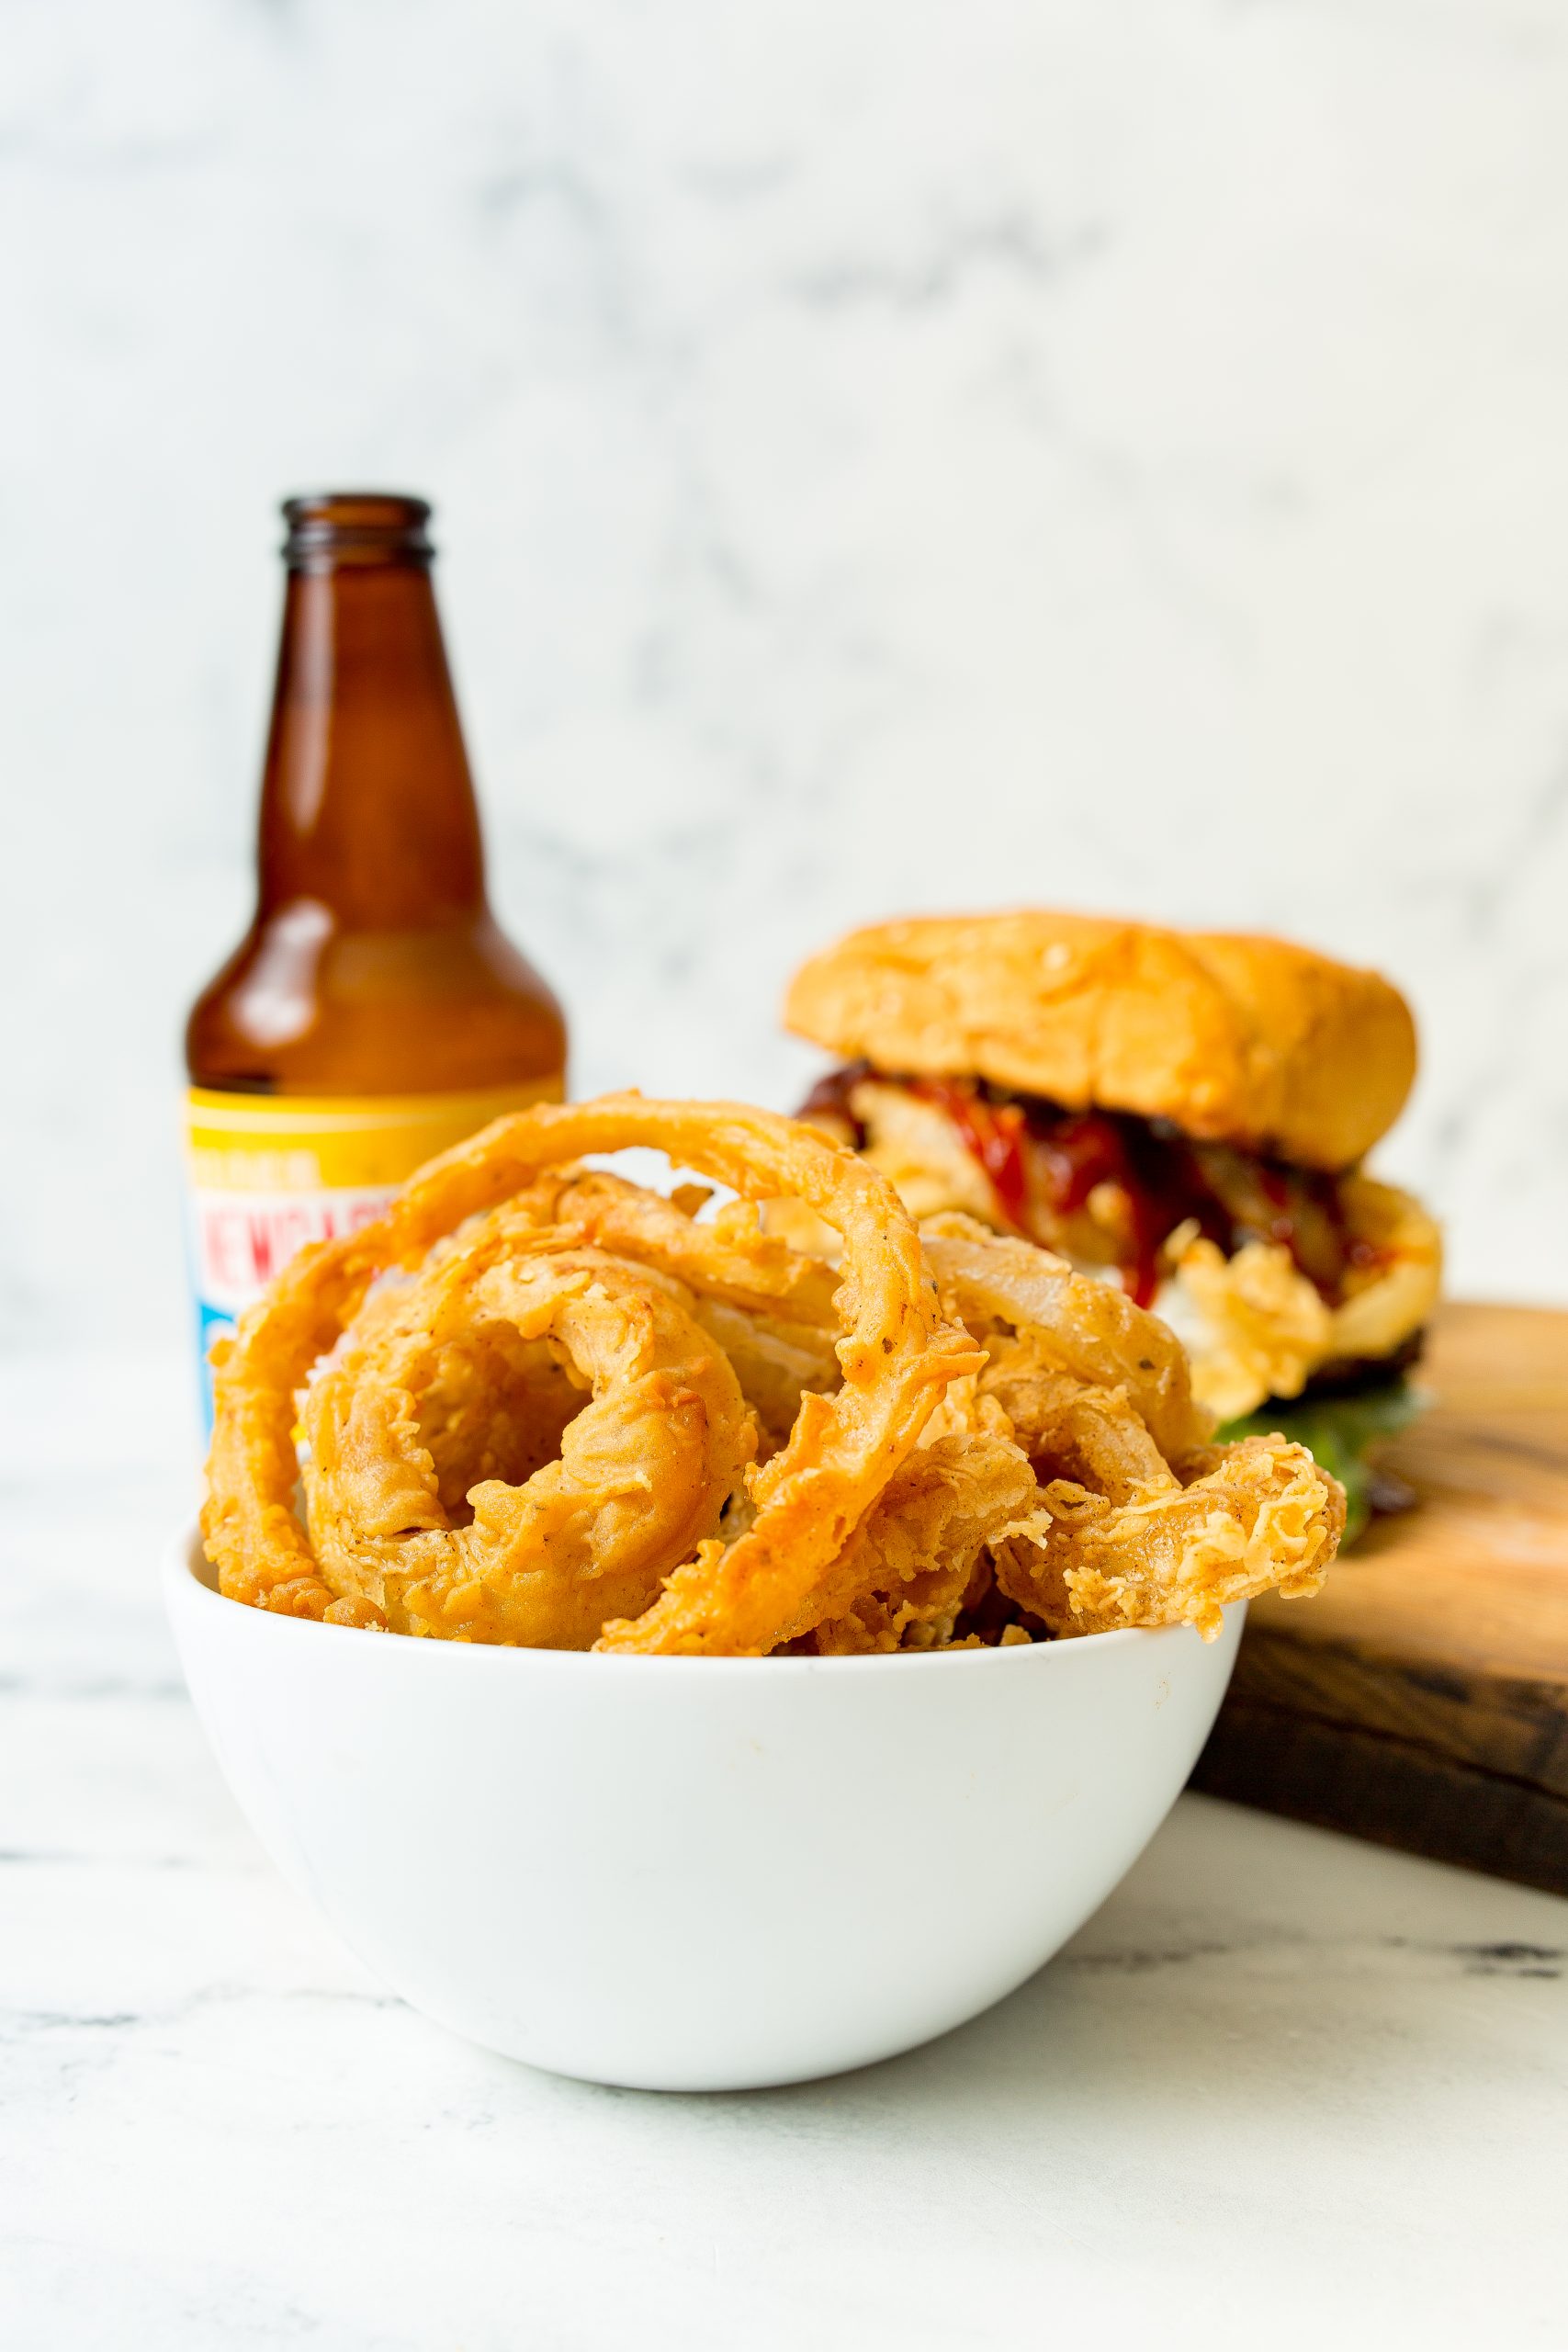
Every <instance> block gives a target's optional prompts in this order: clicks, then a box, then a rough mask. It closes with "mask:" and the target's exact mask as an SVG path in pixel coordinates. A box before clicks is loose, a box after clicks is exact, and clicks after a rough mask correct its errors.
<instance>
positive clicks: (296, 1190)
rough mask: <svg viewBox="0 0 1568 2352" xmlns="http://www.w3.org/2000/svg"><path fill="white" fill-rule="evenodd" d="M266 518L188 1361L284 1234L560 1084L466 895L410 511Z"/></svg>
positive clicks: (192, 1162) (437, 665) (525, 992)
mask: <svg viewBox="0 0 1568 2352" xmlns="http://www.w3.org/2000/svg"><path fill="white" fill-rule="evenodd" d="M284 513H285V515H287V517H288V542H287V544H286V547H285V549H284V554H285V559H286V561H287V563H288V592H287V597H286V601H285V605H284V614H283V643H282V647H281V650H280V651H279V654H278V662H277V685H276V693H275V695H274V698H273V706H272V727H271V731H270V734H269V737H268V741H267V752H266V769H265V776H264V779H263V784H262V805H261V831H260V841H259V844H258V888H257V893H256V910H255V914H254V918H253V920H252V922H251V927H250V929H249V931H248V932H247V933H245V936H244V938H243V940H242V941H241V943H240V944H239V946H238V947H237V948H236V950H235V951H234V953H233V955H232V956H231V957H230V958H229V960H228V962H227V963H226V964H225V965H224V967H223V968H222V970H221V971H220V973H219V974H218V976H217V978H215V979H214V980H212V981H211V982H210V983H209V985H208V987H207V988H205V989H203V990H202V992H201V995H200V996H199V997H198V998H197V1002H196V1006H195V1009H194V1011H193V1012H192V1013H191V1016H190V1021H189V1024H188V1026H187V1028H186V1064H187V1067H188V1069H189V1073H190V1079H191V1087H190V1093H189V1097H188V1101H187V1106H186V1154H187V1165H188V1173H189V1198H188V1207H189V1227H190V1230H189V1242H190V1260H191V1269H192V1275H193V1279H194V1283H195V1288H196V1295H197V1328H198V1333H199V1349H200V1353H201V1356H202V1360H203V1363H204V1365H205V1362H206V1358H207V1351H208V1348H209V1345H210V1343H211V1341H212V1340H214V1339H215V1338H216V1337H218V1336H220V1334H221V1333H222V1332H223V1331H225V1330H228V1329H231V1328H232V1326H233V1323H234V1321H235V1318H236V1317H238V1316H239V1315H240V1314H241V1313H242V1312H243V1309H244V1308H245V1307H246V1306H248V1305H249V1304H250V1303H251V1301H252V1300H253V1299H254V1298H256V1297H257V1296H259V1295H260V1294H261V1292H262V1291H263V1290H264V1289H265V1287H266V1285H267V1283H268V1282H269V1281H270V1280H271V1279H272V1277H273V1275H274V1274H276V1272H277V1271H278V1269H279V1267H280V1266H282V1265H284V1264H285V1263H286V1262H287V1261H288V1259H289V1258H290V1257H291V1256H292V1255H293V1252H294V1251H295V1250H297V1249H299V1247H300V1246H301V1244H302V1243H304V1242H307V1241H313V1240H321V1239H326V1238H332V1237H333V1236H334V1235H336V1234H341V1233H344V1232H348V1231H352V1230H354V1229H355V1227H357V1226H360V1225H363V1224H364V1223H365V1222H366V1221H367V1219H368V1218H370V1217H373V1216H378V1215H379V1214H380V1212H381V1210H382V1209H383V1208H384V1207H385V1205H386V1204H387V1202H388V1201H389V1199H390V1198H391V1195H392V1193H393V1192H394V1191H395V1190H396V1188H397V1187H398V1185H399V1184H400V1183H401V1182H403V1180H404V1179H405V1178H406V1177H408V1176H410V1175H412V1172H413V1170H415V1169H416V1168H417V1167H419V1166H420V1165H421V1163H422V1162H423V1161H424V1160H426V1159H430V1158H432V1157H433V1156H434V1154H435V1153H436V1152H439V1151H444V1150H446V1149H447V1148H449V1147H450V1146H452V1145H454V1144H456V1143H458V1142H460V1141H461V1140H462V1139H463V1137H464V1136H468V1135H470V1134H472V1133H473V1132H474V1131H475V1130H476V1129H477V1128H479V1127H481V1126H484V1125H487V1124H488V1123H489V1121H490V1120H491V1119H492V1118H495V1117H497V1116H499V1115H501V1114H502V1113H504V1112H507V1111H511V1110H516V1109H520V1108H522V1107H523V1105H524V1104H525V1103H530V1102H537V1101H539V1100H541V1099H547V1098H554V1097H558V1096H559V1095H560V1093H561V1091H562V1090H563V1087H564V1083H565V1063H566V1030H565V1026H564V1023H563V1022H562V1019H561V1013H560V1008H559V1006H558V1004H557V1002H556V1000H555V998H554V997H553V996H552V995H551V993H550V991H549V989H547V987H546V985H545V983H544V981H543V980H542V979H541V978H539V976H538V974H537V973H536V971H535V970H534V968H533V967H532V966H531V965H530V964H529V963H528V962H527V961H526V959H525V957H524V956H520V955H519V954H518V952H517V950H516V948H514V947H513V945H512V944H511V943H510V941H508V940H507V939H506V938H505V937H504V936H503V935H502V932H501V931H500V929H499V928H498V926H497V924H496V922H495V920H494V918H493V916H492V915H491V911H490V906H489V903H488V901H487V899H486V897H485V883H484V852H483V847H482V844H481V842H480V839H479V811H478V809H477V808H476V806H475V803H474V788H473V783H472V780H471V778H470V776H469V774H468V758H467V755H466V754H465V752H464V750H463V735H462V729H461V728H460V726H459V724H458V720H457V703H456V701H455V699H454V697H453V693H452V681H451V677H450V675H449V673H448V672H447V668H446V651H445V649H444V647H443V645H442V642H441V624H440V622H439V620H438V619H437V617H436V611H435V598H434V594H433V592H432V589H431V582H430V563H431V547H430V541H429V538H428V537H427V536H426V531H425V526H426V524H427V523H428V521H429V519H430V509H429V507H428V506H427V505H426V504H425V503H424V501H423V499H418V498H401V497H392V496H389V495H384V494H381V493H372V492H355V493H349V492H334V493H333V494H332V495H330V496H326V497H321V498H296V499H291V500H290V501H289V502H288V504H287V505H286V506H285V508H284ZM210 1403H211V1398H210V1389H209V1392H208V1405H209V1413H210Z"/></svg>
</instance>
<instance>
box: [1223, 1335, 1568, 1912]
mask: <svg viewBox="0 0 1568 2352" xmlns="http://www.w3.org/2000/svg"><path fill="white" fill-rule="evenodd" d="M1418 1376H1419V1378H1420V1380H1421V1383H1422V1385H1423V1386H1425V1387H1427V1388H1429V1389H1431V1390H1433V1391H1434V1392H1435V1394H1436V1397H1437V1399H1438V1401H1437V1403H1436V1405H1435V1406H1434V1407H1433V1408H1432V1410H1431V1411H1430V1412H1428V1413H1427V1414H1425V1415H1424V1416H1423V1417H1422V1419H1419V1420H1418V1421H1416V1423H1415V1424H1414V1425H1413V1426H1412V1427H1411V1428H1410V1429H1408V1430H1404V1431H1403V1432H1402V1434H1401V1435H1400V1436H1399V1437H1398V1438H1396V1439H1394V1440H1393V1441H1392V1442H1391V1443H1390V1444H1389V1446H1388V1448H1387V1450H1386V1452H1385V1453H1383V1454H1382V1457H1381V1459H1382V1461H1383V1462H1384V1463H1386V1464H1387V1465H1388V1467H1389V1468H1390V1469H1392V1470H1394V1471H1396V1472H1397V1473H1398V1475H1399V1476H1401V1477H1402V1478H1404V1479H1405V1480H1406V1481H1407V1482H1408V1483H1409V1485H1410V1486H1411V1487H1414V1488H1415V1489H1416V1494H1417V1496H1418V1497H1419V1500H1418V1502H1417V1505H1416V1509H1415V1510H1412V1511H1410V1512H1409V1513H1407V1514H1404V1515H1403V1516H1401V1517H1398V1518H1394V1519H1385V1520H1374V1521H1373V1522H1372V1525H1371V1529H1370V1530H1369V1531H1368V1532H1367V1533H1366V1534H1365V1535H1364V1536H1363V1537H1362V1539H1361V1541H1360V1543H1359V1544H1358V1545H1357V1546H1356V1548H1355V1549H1354V1550H1353V1551H1352V1552H1350V1553H1349V1554H1348V1555H1347V1556H1346V1557H1344V1558H1343V1559H1341V1560H1338V1561H1337V1562H1336V1564H1335V1566H1334V1567H1333V1568H1332V1569H1331V1570H1330V1571H1329V1576H1328V1581H1327V1583H1326V1584H1325V1587H1324V1589H1323V1590H1322V1592H1321V1593H1320V1594H1319V1595H1318V1597H1317V1599H1316V1600H1309V1601H1294V1602H1292V1601H1281V1600H1279V1599H1278V1597H1277V1596H1276V1595H1274V1594H1272V1593H1270V1594H1269V1595H1268V1597H1267V1598H1266V1599H1265V1600H1259V1601H1254V1603H1253V1604H1252V1608H1251V1610H1250V1611H1249V1613H1248V1620H1247V1633H1246V1635H1245V1637H1244V1639H1243V1642H1242V1645H1241V1655H1240V1657H1239V1659H1238V1661H1237V1664H1236V1671H1235V1679H1234V1681H1233V1682H1232V1685H1231V1689H1230V1695H1229V1697H1228V1698H1227V1699H1226V1702H1225V1704H1224V1709H1223V1711H1222V1713H1221V1715H1220V1719H1219V1721H1218V1723H1217V1724H1215V1726H1214V1730H1213V1736H1212V1737H1211V1739H1210V1741H1209V1745H1208V1747H1206V1748H1205V1749H1204V1751H1203V1754H1202V1755H1201V1758H1199V1761H1198V1766H1197V1770H1196V1771H1195V1772H1194V1774H1193V1786H1194V1787H1196V1788H1200V1789H1205V1790H1207V1791H1209V1792H1211V1793H1212V1794H1213V1795H1215V1796H1222V1797H1232V1798H1235V1799H1237V1800H1238V1801H1239V1802H1241V1803H1242V1804H1254V1805H1261V1806H1263V1807H1265V1808H1266V1809H1268V1810H1269V1811H1270V1812H1274V1813H1284V1814H1290V1815H1293V1816H1294V1817H1295V1818H1296V1819H1297V1820H1299V1821H1313V1822H1317V1823H1320V1824H1321V1825H1322V1826H1325V1827H1326V1828H1330V1829H1344V1830H1348V1831H1349V1832H1351V1833H1352V1835H1354V1836H1356V1837H1359V1838H1375V1839H1377V1840H1378V1841H1379V1842H1380V1843H1381V1844H1383V1845H1387V1846H1402V1847H1404V1848H1405V1849H1407V1850H1408V1851H1409V1852H1411V1853H1416V1854H1430V1855H1433V1856H1435V1857H1436V1858H1437V1859H1438V1860H1441V1861H1446V1862H1463V1863H1467V1864H1469V1865H1470V1866H1471V1867H1472V1869H1475V1870H1482V1871H1491V1872H1493V1873H1494V1874H1495V1876H1497V1877H1500V1878H1511V1879H1518V1880H1521V1881H1522V1882H1523V1883H1525V1884H1526V1885H1527V1886H1540V1887H1546V1888H1548V1889H1549V1890H1550V1891H1551V1892H1552V1893H1554V1894H1568V1314H1559V1313H1553V1312H1551V1310H1549V1309H1546V1308H1541V1307H1529V1306H1461V1305H1451V1306H1445V1307H1444V1308H1443V1309H1442V1311H1441V1313H1440V1315H1439V1316H1438V1320H1437V1322H1436V1324H1435V1325H1434V1328H1433V1331H1432V1336H1431V1342H1430V1346H1429V1349H1428V1351H1427V1357H1426V1359H1425V1361H1424V1363H1423V1365H1422V1367H1421V1371H1420V1374H1419V1375H1418Z"/></svg>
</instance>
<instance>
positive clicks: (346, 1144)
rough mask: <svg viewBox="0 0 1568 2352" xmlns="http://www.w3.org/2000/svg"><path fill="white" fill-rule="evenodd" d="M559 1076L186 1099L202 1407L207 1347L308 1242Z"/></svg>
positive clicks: (353, 1218)
mask: <svg viewBox="0 0 1568 2352" xmlns="http://www.w3.org/2000/svg"><path fill="white" fill-rule="evenodd" d="M560 1095H561V1085H560V1080H558V1079H554V1080H546V1081H544V1082H542V1083H539V1084H536V1085H533V1086H505V1087H492V1088H490V1089H488V1090H486V1091H484V1092H482V1093H475V1094H401V1095H321V1094H288V1095H282V1094H229V1093H220V1092H217V1091H214V1090H212V1089H210V1088H208V1087H201V1086H193V1087H192V1088H191V1089H190V1091H189V1093H188V1094H187V1096H186V1176H187V1197H188V1206H189V1236H188V1238H189V1251H190V1266H191V1277H192V1283H193V1286H194V1288H195V1292H196V1316H197V1346H198V1349H199V1351H200V1359H201V1387H202V1404H203V1408H204V1411H205V1414H206V1421H207V1427H208V1430H209V1431H210V1430H211V1427H212V1371H211V1366H210V1365H209V1363H208V1360H207V1359H208V1351H209V1348H210V1347H211V1345H212V1342H213V1340H216V1339H220V1338H221V1337H222V1336H223V1335H224V1334H225V1333H226V1332H229V1331H231V1330H232V1329H233V1328H234V1325H235V1323H236V1322H237V1321H238V1319H239V1317H240V1316H241V1315H242V1314H243V1311H244V1309H245V1308H246V1307H247V1306H250V1304H251V1302H252V1301H253V1299H255V1298H259V1297H260V1295H261V1294H262V1292H263V1291H264V1290H265V1288H266V1286H267V1284H268V1283H269V1282H271V1280H272V1278H273V1276H274V1274H276V1272H278V1271H279V1270H280V1269H281V1268H282V1267H283V1266H285V1265H287V1264H288V1261H289V1259H290V1258H292V1257H293V1255H294V1252H295V1251H296V1250H299V1249H301V1248H302V1247H303V1246H304V1244H305V1243H306V1242H307V1241H329V1240H332V1239H334V1238H336V1237H337V1236H338V1235H339V1234H343V1233H354V1232H355V1231H357V1229H358V1228H359V1227H360V1226H362V1225H368V1224H370V1223H371V1222H372V1220H373V1219H374V1218H376V1217H378V1216H380V1214H381V1212H382V1210H383V1209H384V1208H385V1207H386V1206H387V1204H388V1203H389V1201H390V1200H391V1198H392V1195H393V1194H394V1193H396V1192H397V1190H398V1188H399V1186H400V1184H401V1183H402V1182H404V1181H405V1180H406V1179H407V1178H408V1177H410V1176H412V1174H413V1171H414V1170H415V1169H416V1168H420V1167H423V1163H424V1162H425V1161H426V1160H427V1159H434V1157H435V1155H436V1153H437V1152H441V1151H446V1150H449V1149H450V1148H451V1147H452V1146H453V1145H454V1144H458V1143H461V1142H463V1141H464V1139H465V1138H466V1137H467V1136H471V1135H476V1134H477V1133H478V1132H479V1128H480V1127H483V1126H488V1125H489V1124H490V1122H491V1119H499V1118H501V1117H502V1115H503V1114H505V1113H506V1112H508V1111H522V1110H525V1109H526V1108H527V1106H528V1105H529V1103H554V1102H558V1101H559V1100H560Z"/></svg>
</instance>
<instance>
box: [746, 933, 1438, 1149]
mask: <svg viewBox="0 0 1568 2352" xmlns="http://www.w3.org/2000/svg"><path fill="white" fill-rule="evenodd" d="M784 1021H785V1023H786V1024H787V1026H788V1027H790V1028H791V1029H793V1030H795V1031H796V1032H797V1033H798V1034H799V1035H801V1036H804V1037H810V1038H814V1039H815V1040H816V1042H817V1044H818V1045H819V1046H827V1047H828V1048H829V1050H830V1051H831V1052H833V1053H836V1054H840V1055H841V1056H843V1057H844V1058H845V1059H846V1060H852V1059H855V1058H857V1057H861V1056H864V1057H865V1058H866V1059H867V1060H869V1061H872V1062H874V1063H875V1065H876V1066H877V1068H878V1069H882V1070H886V1071H889V1072H892V1073H895V1074H897V1075H900V1076H903V1075H909V1076H920V1077H928V1078H935V1077H944V1078H951V1077H973V1078H984V1079H988V1080H991V1082H992V1083H993V1084H995V1085H998V1086H1008V1087H1016V1088H1017V1089H1018V1090H1019V1091H1021V1092H1023V1093H1030V1094H1043V1095H1047V1096H1049V1097H1050V1099H1051V1100H1052V1101H1053V1102H1055V1103H1063V1104H1065V1105H1066V1107H1067V1108H1068V1109H1071V1110H1086V1109H1088V1108H1089V1107H1090V1106H1091V1105H1093V1106H1096V1107H1098V1108H1099V1109H1101V1110H1107V1111H1135V1112H1138V1113H1139V1114H1142V1116H1144V1117H1145V1118H1165V1119H1172V1120H1174V1121H1175V1122H1176V1124H1177V1125H1179V1126H1180V1127H1183V1128H1185V1129H1186V1131H1187V1133H1188V1134H1189V1135H1193V1136H1201V1137H1202V1138H1204V1139H1205V1140H1207V1141H1211V1142H1223V1143H1231V1144H1235V1145H1236V1146H1238V1147H1239V1148H1242V1149H1244V1150H1247V1151H1257V1152H1264V1153H1267V1154H1269V1155H1271V1156H1273V1157H1277V1158H1279V1159H1292V1160H1295V1161H1297V1162H1298V1163H1299V1164H1301V1165H1302V1166H1303V1167H1307V1168H1324V1169H1340V1168H1348V1167H1349V1166H1350V1165H1351V1164H1352V1163H1353V1162H1354V1161H1356V1160H1358V1159H1360V1157H1361V1155H1362V1153H1363V1152H1365V1151H1367V1150H1369V1149H1370V1148H1371V1146H1372V1145H1373V1144H1374V1143H1376V1141H1377V1139H1378V1137H1379V1136H1381V1135H1382V1134H1383V1132H1384V1131H1385V1129H1387V1128H1388V1127H1390V1126H1392V1125H1393V1122H1394V1120H1395V1119H1396V1118H1397V1117H1398V1115H1399V1113H1400V1111H1401V1109H1402V1108H1403V1106H1404V1099H1405V1097H1406V1095H1407V1094H1408V1093H1409V1091H1410V1085H1411V1080H1413V1079H1414V1077H1415V1075H1416V1028H1415V1023H1414V1022H1413V1021H1412V1020H1411V1017H1410V1008H1409V1006H1408V1005H1407V1004H1406V1003H1405V1001H1404V998H1403V997H1402V996H1401V995H1400V993H1399V991H1398V989H1395V988H1393V987H1391V985H1390V984H1389V982H1388V981H1387V980H1385V979H1382V978H1380V977H1379V976H1378V974H1377V973H1375V972H1363V971H1358V970H1356V969H1355V968H1354V967H1352V966H1350V965H1348V964H1336V963H1333V962H1331V961H1330V959H1329V958H1328V957H1327V956H1317V955H1314V953H1313V952H1312V950H1311V949H1310V948H1307V947H1293V946H1292V945H1291V944H1290V943H1289V942H1288V941H1286V940H1283V939H1258V938H1248V937H1245V936H1243V935H1241V934H1238V933H1224V932H1196V931H1160V930H1156V928H1155V927H1154V926H1153V925H1152V924H1149V923H1139V922H1114V921H1111V920H1108V919H1106V918H1104V917H1100V916H1095V915H1066V914H1045V913H1040V912H1035V911H1033V910H1029V911H1026V912H1022V913H1018V914H996V915H971V916H949V917H936V918H931V919H929V920H925V921H919V920H917V921H911V922H888V923H877V924H874V925H873V926H872V927H871V928H870V929H869V930H866V931H857V932H852V933H851V934H850V936H849V938H847V939H843V940H840V943H839V944H838V945H837V946H836V947H829V949H827V950H826V952H825V953H824V954H822V955H820V956H813V957H812V959H811V961H810V962H809V963H808V964H807V965H805V966H803V967H802V968H801V970H800V971H799V972H797V973H796V975H795V979H794V981H793V982H792V983H791V986H790V989H789V994H788V996H787V998H786V999H785V1001H784Z"/></svg>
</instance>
